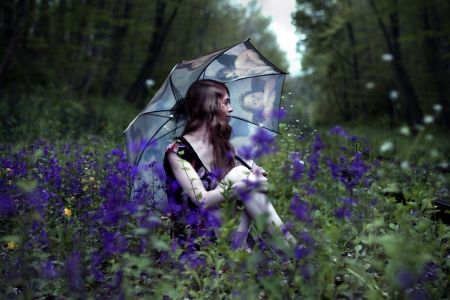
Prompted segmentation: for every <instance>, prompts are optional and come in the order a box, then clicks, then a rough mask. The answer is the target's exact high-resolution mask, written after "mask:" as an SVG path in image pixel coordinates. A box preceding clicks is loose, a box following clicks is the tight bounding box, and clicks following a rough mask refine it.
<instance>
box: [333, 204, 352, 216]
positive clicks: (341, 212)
mask: <svg viewBox="0 0 450 300" xmlns="http://www.w3.org/2000/svg"><path fill="white" fill-rule="evenodd" d="M333 214H334V215H335V216H336V217H338V218H351V217H352V212H351V211H350V210H349V209H348V208H347V207H345V206H342V207H340V208H338V209H335V210H334V211H333Z"/></svg>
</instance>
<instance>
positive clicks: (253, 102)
mask: <svg viewBox="0 0 450 300" xmlns="http://www.w3.org/2000/svg"><path fill="white" fill-rule="evenodd" d="M263 99H264V93H262V92H256V93H251V94H248V95H247V96H245V97H244V106H245V107H248V108H250V109H259V108H264V100H263Z"/></svg>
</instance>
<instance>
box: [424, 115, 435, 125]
mask: <svg viewBox="0 0 450 300" xmlns="http://www.w3.org/2000/svg"><path fill="white" fill-rule="evenodd" d="M423 122H424V123H425V124H431V123H433V122H434V118H433V116H425V117H424V118H423Z"/></svg>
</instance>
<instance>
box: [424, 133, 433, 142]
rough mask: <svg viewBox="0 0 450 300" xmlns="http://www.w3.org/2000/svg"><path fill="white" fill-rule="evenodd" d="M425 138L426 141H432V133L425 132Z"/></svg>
mask: <svg viewBox="0 0 450 300" xmlns="http://www.w3.org/2000/svg"><path fill="white" fill-rule="evenodd" d="M425 139H426V140H427V141H432V140H433V135H432V134H427V135H425Z"/></svg>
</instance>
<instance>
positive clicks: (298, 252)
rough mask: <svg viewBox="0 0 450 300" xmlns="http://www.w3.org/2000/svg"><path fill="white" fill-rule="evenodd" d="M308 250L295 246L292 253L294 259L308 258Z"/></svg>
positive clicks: (301, 246)
mask: <svg viewBox="0 0 450 300" xmlns="http://www.w3.org/2000/svg"><path fill="white" fill-rule="evenodd" d="M309 253H310V250H309V249H308V248H306V247H305V246H303V245H300V246H297V247H296V248H295V251H294V257H295V259H302V258H303V257H305V256H308V255H309Z"/></svg>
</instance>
